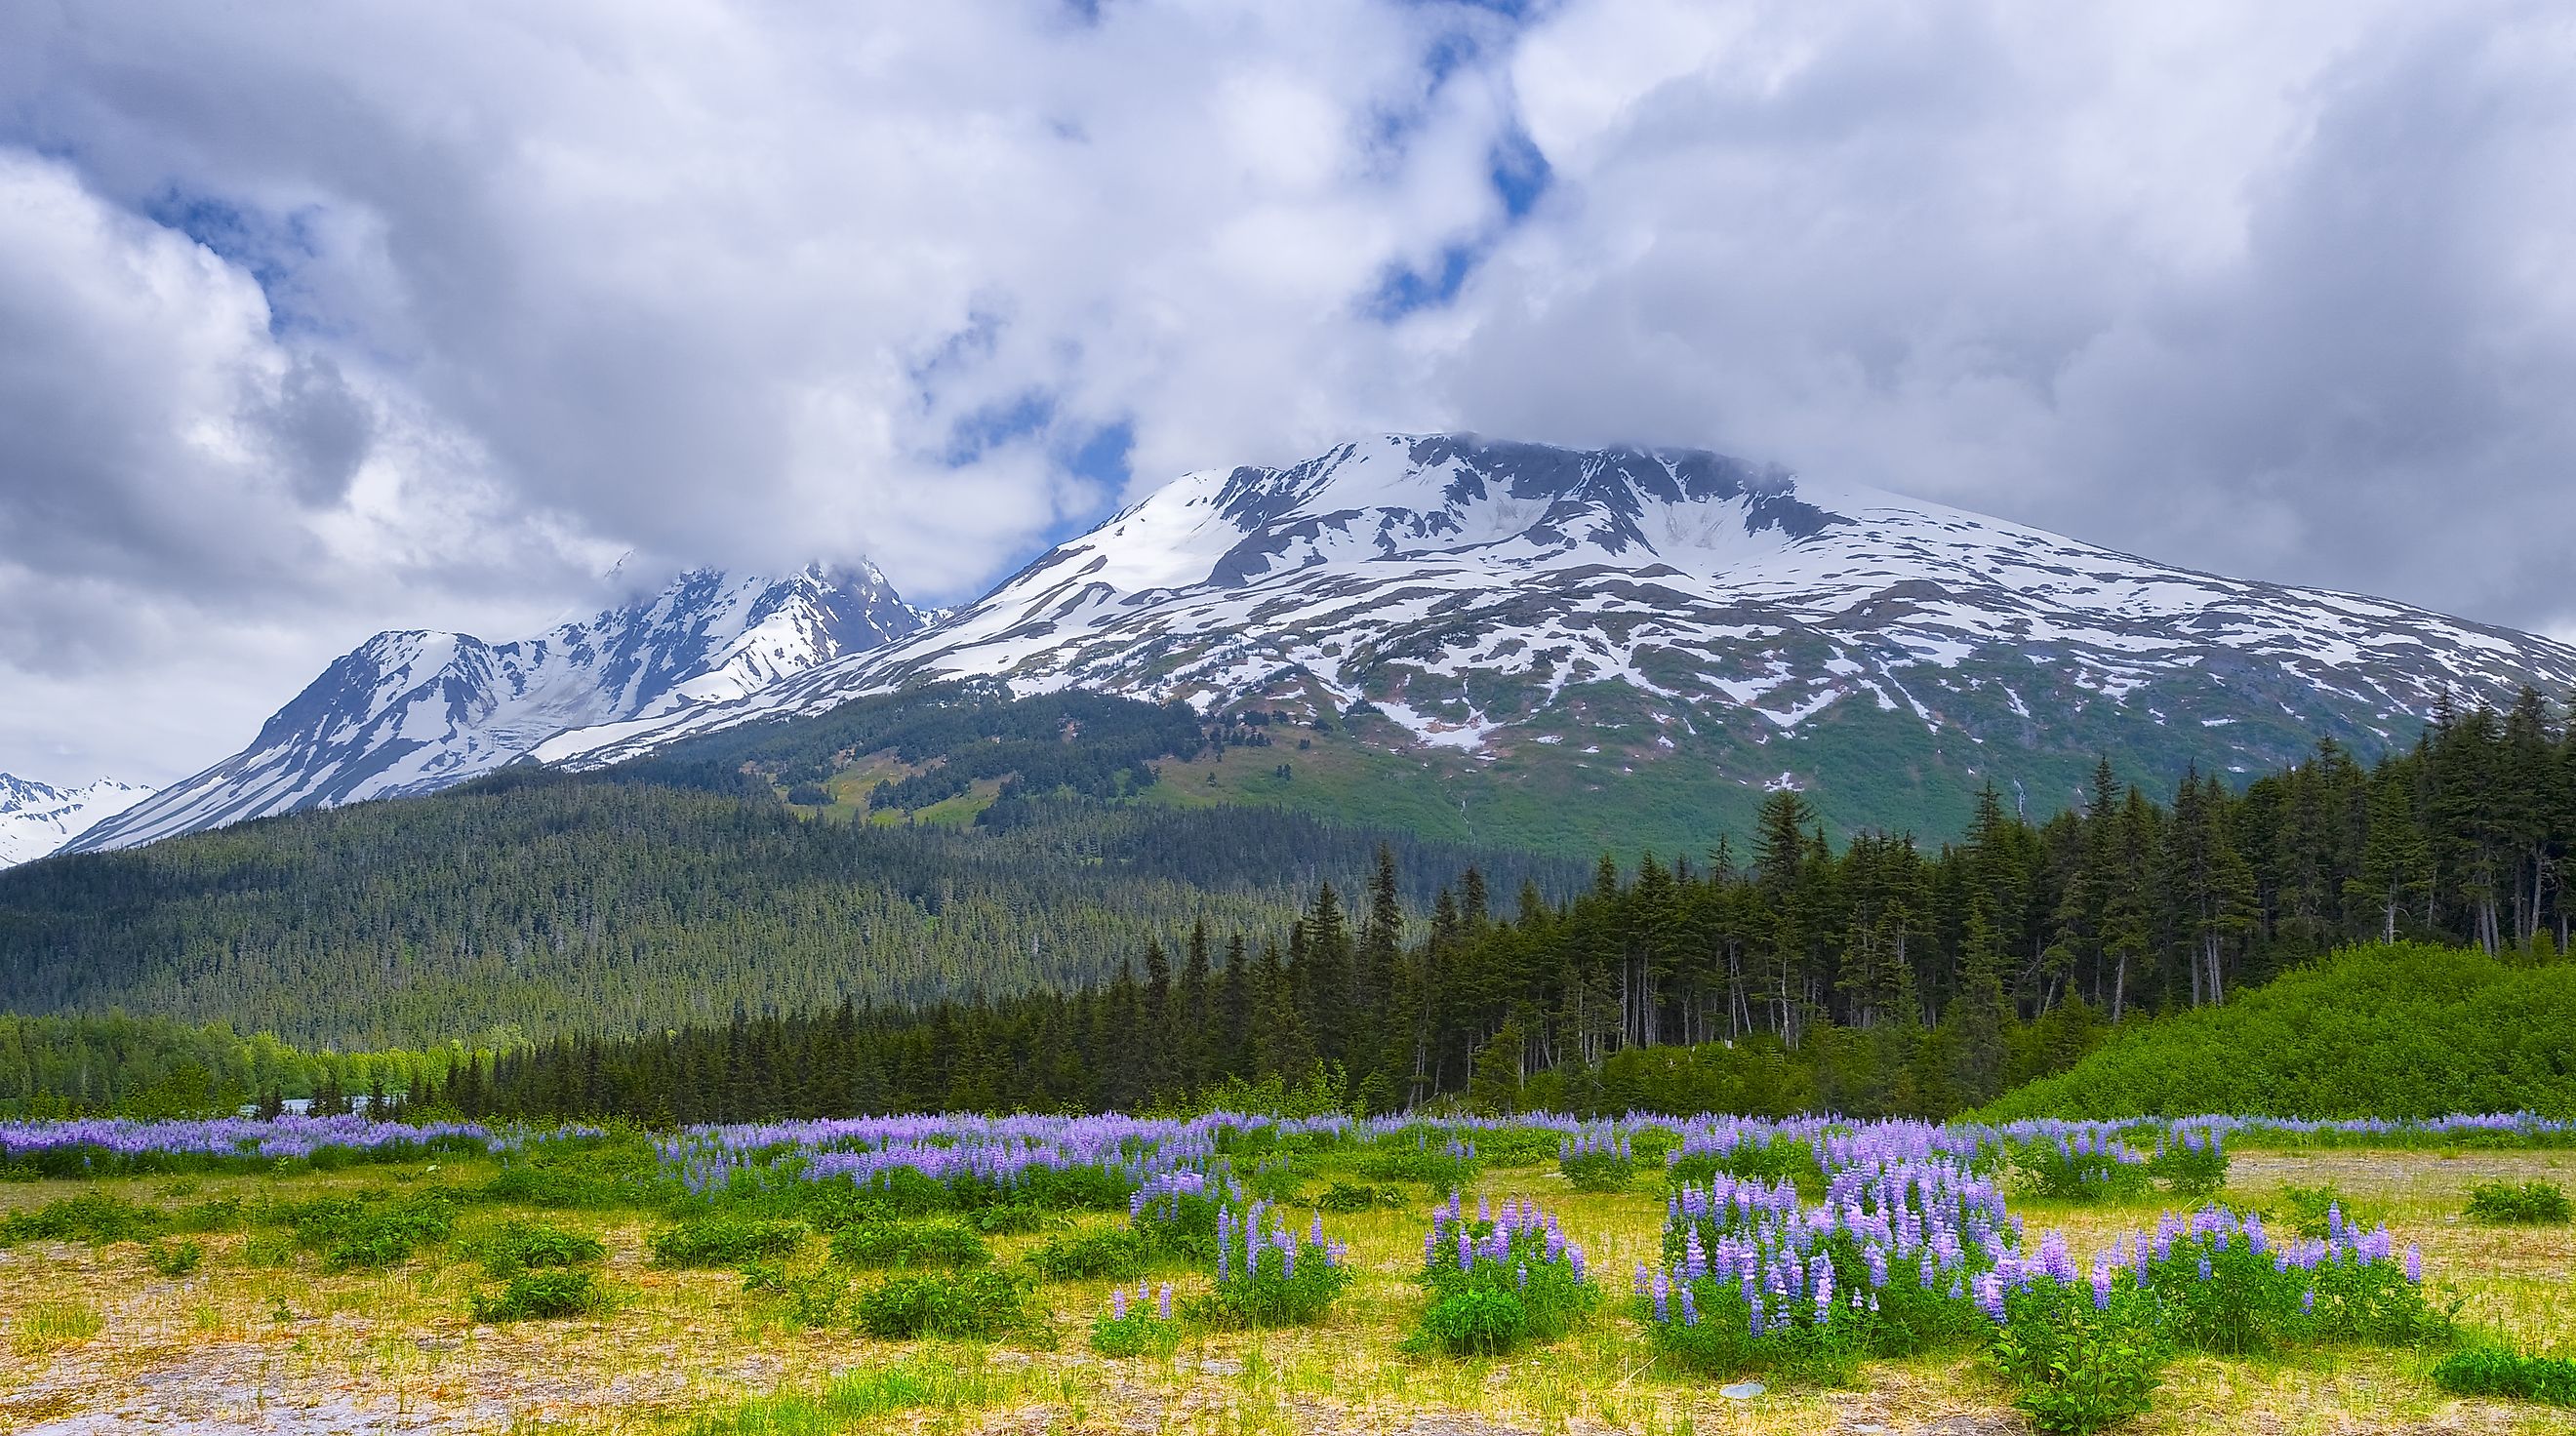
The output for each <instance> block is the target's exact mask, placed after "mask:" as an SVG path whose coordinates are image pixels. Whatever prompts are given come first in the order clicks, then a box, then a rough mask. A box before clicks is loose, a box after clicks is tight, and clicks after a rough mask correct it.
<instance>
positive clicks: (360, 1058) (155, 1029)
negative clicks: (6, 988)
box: [0, 1013, 521, 1118]
mask: <svg viewBox="0 0 2576 1436" xmlns="http://www.w3.org/2000/svg"><path fill="white" fill-rule="evenodd" d="M486 1041H487V1042H489V1043H491V1044H494V1045H495V1050H499V1049H505V1048H510V1047H515V1046H518V1045H521V1044H520V1042H519V1039H518V1038H517V1037H516V1036H515V1034H511V1033H506V1032H504V1033H495V1034H492V1035H491V1036H490V1037H489V1038H487V1039H486ZM457 1056H461V1053H458V1054H449V1053H439V1054H430V1053H419V1052H370V1053H363V1054H356V1055H350V1056H343V1055H340V1054H338V1053H330V1052H303V1051H299V1050H297V1049H295V1048H292V1047H289V1046H287V1045H286V1044H285V1043H283V1042H280V1041H278V1040H277V1039H276V1038H275V1037H272V1036H269V1035H268V1034H266V1033H258V1034H254V1035H252V1036H248V1037H244V1036H241V1035H239V1034H237V1033H235V1032H234V1031H233V1030H232V1029H230V1028H228V1027H223V1026H221V1025H206V1026H190V1025H188V1024H186V1023H181V1022H173V1021H171V1020H169V1019H167V1018H160V1017H130V1016H127V1015H125V1014H124V1013H111V1014H109V1015H107V1016H104V1017H10V1016H5V1015H0V1118H61V1117H75V1116H88V1115H97V1114H111V1113H112V1114H115V1115H118V1116H125V1117H143V1118H154V1117H198V1116H206V1115H210V1114H215V1113H222V1112H230V1111H235V1110H238V1109H240V1108H242V1107H246V1106H255V1105H257V1104H258V1103H259V1102H260V1101H261V1100H262V1099H263V1098H270V1099H278V1098H286V1097H295V1098H308V1099H309V1098H312V1097H313V1096H315V1095H316V1094H317V1093H320V1094H323V1095H325V1096H326V1097H327V1095H328V1094H329V1093H331V1092H333V1091H335V1090H337V1091H340V1092H345V1093H364V1092H368V1091H371V1090H374V1089H377V1088H379V1087H381V1088H383V1089H385V1090H388V1091H397V1092H398V1091H405V1090H408V1089H410V1088H411V1087H413V1086H414V1085H415V1084H416V1083H420V1084H422V1085H423V1087H424V1090H426V1087H427V1085H428V1084H427V1082H426V1080H425V1079H433V1078H435V1077H436V1076H437V1074H439V1073H440V1072H443V1071H444V1070H446V1068H447V1066H448V1065H450V1061H451V1057H457Z"/></svg>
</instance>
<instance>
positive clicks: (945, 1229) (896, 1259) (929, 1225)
mask: <svg viewBox="0 0 2576 1436" xmlns="http://www.w3.org/2000/svg"><path fill="white" fill-rule="evenodd" d="M992 1259H993V1253H992V1251H991V1250H990V1249H989V1248H987V1247H986V1246H985V1245H984V1239H983V1238H982V1237H979V1236H977V1235H975V1233H974V1232H972V1231H970V1230H968V1229H967V1227H966V1225H965V1224H964V1223H962V1222H957V1221H930V1222H901V1221H888V1222H867V1223H863V1224H861V1225H859V1226H855V1227H844V1228H842V1229H841V1230H839V1231H837V1232H834V1233H833V1234H832V1260H834V1261H836V1262H838V1263H840V1264H841V1265H843V1266H858V1267H926V1266H982V1265H984V1264H985V1263H986V1262H988V1261H991V1260H992Z"/></svg>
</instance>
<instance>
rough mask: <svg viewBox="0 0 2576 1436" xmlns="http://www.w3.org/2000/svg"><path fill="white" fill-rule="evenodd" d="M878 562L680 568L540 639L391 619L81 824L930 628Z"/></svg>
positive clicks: (563, 724) (433, 759)
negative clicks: (500, 639)
mask: <svg viewBox="0 0 2576 1436" xmlns="http://www.w3.org/2000/svg"><path fill="white" fill-rule="evenodd" d="M921 622H922V618H921V615H920V614H919V613H917V612H915V611H914V610H912V609H911V608H909V607H907V606H905V604H904V603H903V601H902V599H901V598H900V597H898V596H897V595H896V594H895V592H894V589H893V588H892V587H891V586H890V585H888V584H887V583H886V581H885V578H884V576H883V575H882V574H880V573H878V572H877V571H876V569H875V568H874V567H871V566H863V567H861V568H860V569H858V570H856V571H853V572H836V571H828V570H824V569H821V568H809V569H807V570H805V571H804V572H802V573H798V574H795V575H793V576H791V577H789V578H786V579H784V580H773V579H767V578H759V577H731V576H728V575H725V574H722V573H718V572H714V571H711V570H709V571H700V572H694V573H689V574H684V575H682V576H681V577H680V579H679V580H678V581H677V582H675V583H673V584H672V585H671V586H670V587H669V588H668V589H665V590H664V591H663V592H661V593H660V594H657V595H655V596H654V597H652V598H651V599H648V600H646V601H644V602H641V603H637V604H633V605H630V606H627V607H623V608H615V609H610V610H607V611H605V612H602V613H600V614H598V615H597V616H595V617H593V618H591V619H588V620H586V621H584V622H579V623H568V624H565V625H563V626H561V627H559V628H557V629H555V630H554V631H552V632H550V633H547V634H545V635H544V636H542V637H539V638H532V639H526V640H522V641H520V642H515V643H500V644H492V643H486V642H484V641H483V640H481V639H479V638H474V637H471V636H469V635H465V634H458V633H423V632H407V633H380V634H378V635H376V636H375V637H374V638H371V639H369V640H368V641H367V642H366V643H365V644H363V645H361V646H360V647H359V648H358V649H357V650H356V651H354V652H352V653H349V654H347V655H346V656H344V657H342V658H340V659H339V660H337V661H336V662H334V663H333V664H332V665H331V666H330V668H329V669H327V670H325V671H324V672H323V674H322V676H321V677H320V678H318V679H316V680H314V682H313V683H312V685H311V686H310V687H308V688H306V689H305V690H304V692H303V693H301V694H299V695H298V696H297V697H296V699H295V701H293V702H291V703H289V704H287V705H286V707H284V708H282V709H280V710H278V712H277V714H276V715H275V716H274V717H272V718H270V719H269V720H268V722H267V724H266V725H265V726H264V727H262V728H261V729H260V733H259V737H258V738H257V739H256V740H254V741H253V742H252V744H251V745H250V747H249V748H247V749H245V750H244V751H242V752H240V753H238V754H235V755H234V756H232V757H230V758H227V759H225V760H224V761H223V762H221V763H218V764H216V765H215V766H213V767H211V768H208V769H207V770H205V771H204V772H202V773H199V774H197V775H196V776H194V777H192V778H189V779H187V780H186V781H184V782H181V783H178V784H175V785H173V786H172V787H170V788H169V789H167V790H165V791H163V792H162V793H160V794H159V795H158V796H156V797H154V798H152V799H151V800H150V801H148V802H145V803H142V804H139V805H137V806H135V807H133V808H130V809H128V810H126V811H125V812H123V813H121V814H120V815H118V816H117V817H115V818H114V819H112V820H110V821H108V822H105V823H101V824H100V825H98V826H97V827H95V828H91V829H89V830H88V831H86V832H84V833H82V834H81V835H80V836H79V837H78V838H77V839H75V840H74V841H73V842H71V843H70V844H68V845H67V846H66V848H65V851H72V852H81V851H92V850H97V849H101V848H121V847H132V846H134V845H135V844H138V843H147V842H151V841H153V840H155V839H158V838H165V837H169V836H172V835H174V834H177V833H185V832H194V831H197V830H199V829H202V828H211V827H218V826H221V825H223V824H226V823H236V822H241V821H243V820H245V819H249V818H257V817H267V816H270V815H272V814H277V813H288V812H294V811H296V810H298V809H302V808H312V807H325V806H332V805H336V804H340V803H351V802H357V801H359V800H361V799H365V798H390V797H401V796H405V795H409V794H416V793H427V792H434V791H436V790H437V789H440V788H444V787H448V786H451V785H453V784H456V783H460V782H463V781H465V780H466V779H468V778H472V777H474V776H476V775H477V774H481V773H486V772H489V771H491V770H492V769H494V768H497V767H500V766H501V765H503V764H505V763H509V762H512V761H514V760H516V759H518V758H520V757H521V756H523V755H525V754H526V753H527V752H528V751H529V750H530V749H532V748H534V747H535V746H536V745H537V744H538V743H539V742H541V741H542V740H544V739H546V738H548V737H551V736H553V735H554V734H557V733H560V732H562V731H564V730H565V729H567V728H576V727H583V726H588V725H595V724H598V723H602V722H607V721H612V720H616V719H624V718H634V717H638V716H654V715H675V714H679V713H684V712H686V711H688V710H689V709H691V708H693V707H699V706H704V705H708V704H719V703H738V702H740V701H742V700H743V699H744V698H746V697H747V696H749V695H751V694H755V693H761V692H766V691H769V689H770V688H771V687H773V686H774V685H776V684H777V683H779V682H780V681H781V680H783V679H787V678H790V677H793V676H794V675H796V674H799V673H802V672H804V671H806V670H807V669H810V668H812V667H814V666H815V665H817V664H820V663H824V662H828V661H830V660H832V659H835V658H839V657H841V656H844V655H846V654H850V653H854V652H857V651H860V650H863V649H866V648H870V647H873V646H875V645H877V644H881V643H883V642H885V641H886V640H888V639H891V638H895V637H899V636H901V635H903V634H907V633H910V632H912V631H914V630H915V629H917V628H919V627H920V626H921Z"/></svg>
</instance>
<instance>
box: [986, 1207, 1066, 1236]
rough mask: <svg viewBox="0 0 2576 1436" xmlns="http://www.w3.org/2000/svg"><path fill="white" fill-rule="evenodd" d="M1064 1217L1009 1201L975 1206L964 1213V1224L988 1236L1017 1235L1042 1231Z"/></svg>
mask: <svg viewBox="0 0 2576 1436" xmlns="http://www.w3.org/2000/svg"><path fill="white" fill-rule="evenodd" d="M1063 1220H1064V1218H1062V1217H1054V1216H1049V1215H1048V1214H1047V1213H1045V1212H1043V1211H1040V1210H1039V1209H1038V1208H1036V1207H1033V1206H1029V1205H1028V1204H1026V1203H1024V1202H1009V1203H1005V1204H1003V1205H1001V1206H998V1207H977V1208H976V1209H975V1210H973V1211H971V1212H968V1213H967V1214H966V1225H968V1226H970V1227H973V1228H974V1229H975V1230H977V1231H979V1232H982V1233H983V1234H984V1235H986V1236H988V1237H1000V1236H1018V1235H1022V1234H1024V1233H1028V1232H1035V1231H1043V1230H1045V1229H1046V1227H1047V1226H1048V1224H1050V1223H1056V1222H1062V1221H1063Z"/></svg>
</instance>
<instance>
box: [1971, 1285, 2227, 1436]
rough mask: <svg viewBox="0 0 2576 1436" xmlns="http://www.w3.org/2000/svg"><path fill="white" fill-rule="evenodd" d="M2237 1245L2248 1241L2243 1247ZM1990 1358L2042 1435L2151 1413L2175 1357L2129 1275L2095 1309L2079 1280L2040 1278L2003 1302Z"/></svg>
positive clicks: (2152, 1307) (2147, 1298)
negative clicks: (2149, 1407)
mask: <svg viewBox="0 0 2576 1436" xmlns="http://www.w3.org/2000/svg"><path fill="white" fill-rule="evenodd" d="M2237 1245H2239V1246H2240V1247H2241V1246H2242V1245H2243V1243H2241V1242H2240V1243H2238V1244H2237ZM1991 1354H1992V1357H1993V1360H1994V1363H1995V1366H1996V1367H1997V1368H1998V1369H1999V1370H2000V1371H2002V1373H2003V1375H2004V1378H2005V1379H2006V1380H2008V1381H2010V1382H2012V1383H2013V1385H2014V1386H2015V1387H2016V1388H2017V1390H2018V1393H2019V1394H2018V1395H2017V1396H2016V1397H2015V1399H2014V1402H2013V1404H2014V1405H2016V1406H2019V1407H2020V1408H2021V1409H2022V1410H2023V1411H2024V1412H2026V1413H2028V1414H2029V1416H2030V1419H2031V1421H2032V1424H2034V1425H2036V1426H2038V1427H2039V1428H2040V1429H2041V1430H2043V1431H2072V1432H2089V1431H2099V1430H2101V1429H2102V1428H2103V1427H2105V1426H2110V1425H2115V1424H2117V1423H2119V1422H2121V1421H2125V1420H2127V1419H2129V1418H2130V1417H2132V1416H2136V1415H2138V1414H2139V1413H2141V1412H2143V1411H2145V1410H2146V1409H2147V1403H2148V1399H2149V1398H2150V1397H2151V1396H2152V1395H2153V1394H2154V1392H2155V1389H2156V1387H2157V1386H2158V1385H2160V1384H2162V1382H2163V1380H2164V1367H2165V1362H2166V1360H2167V1359H2168V1357H2169V1355H2170V1353H2169V1351H2168V1349H2167V1347H2166V1345H2165V1342H2164V1340H2163V1338H2162V1337H2161V1336H2160V1335H2159V1334H2158V1332H2157V1329H2156V1304H2155V1300H2154V1298H2153V1297H2152V1296H2151V1295H2149V1294H2148V1293H2145V1292H2142V1291H2140V1290H2139V1289H2138V1288H2137V1287H2136V1286H2135V1285H2134V1284H2133V1283H2132V1282H2131V1281H2130V1280H2129V1279H2128V1278H2127V1277H2126V1276H2123V1277H2121V1278H2119V1279H2118V1280H2117V1281H2116V1282H2115V1283H2114V1285H2113V1288H2112V1293H2111V1299H2110V1301H2109V1302H2108V1304H2107V1305H2101V1306H2097V1305H2096V1302H2095V1297H2094V1293H2093V1291H2092V1290H2091V1289H2090V1288H2089V1287H2088V1286H2086V1285H2085V1284H2083V1283H2081V1282H2077V1283H2060V1282H2058V1281H2056V1280H2054V1279H2053V1278H2049V1277H2040V1278H2037V1279H2036V1280H2034V1281H2033V1282H2031V1283H2030V1284H2029V1285H2027V1286H2024V1287H2018V1288H2015V1289H2014V1290H2012V1291H2011V1292H2009V1293H2007V1294H2006V1296H2005V1298H2004V1321H2003V1324H2002V1325H2001V1326H2000V1327H1999V1328H1997V1330H1996V1332H1995V1339H1994V1345H1993V1347H1992V1348H1991Z"/></svg>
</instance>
